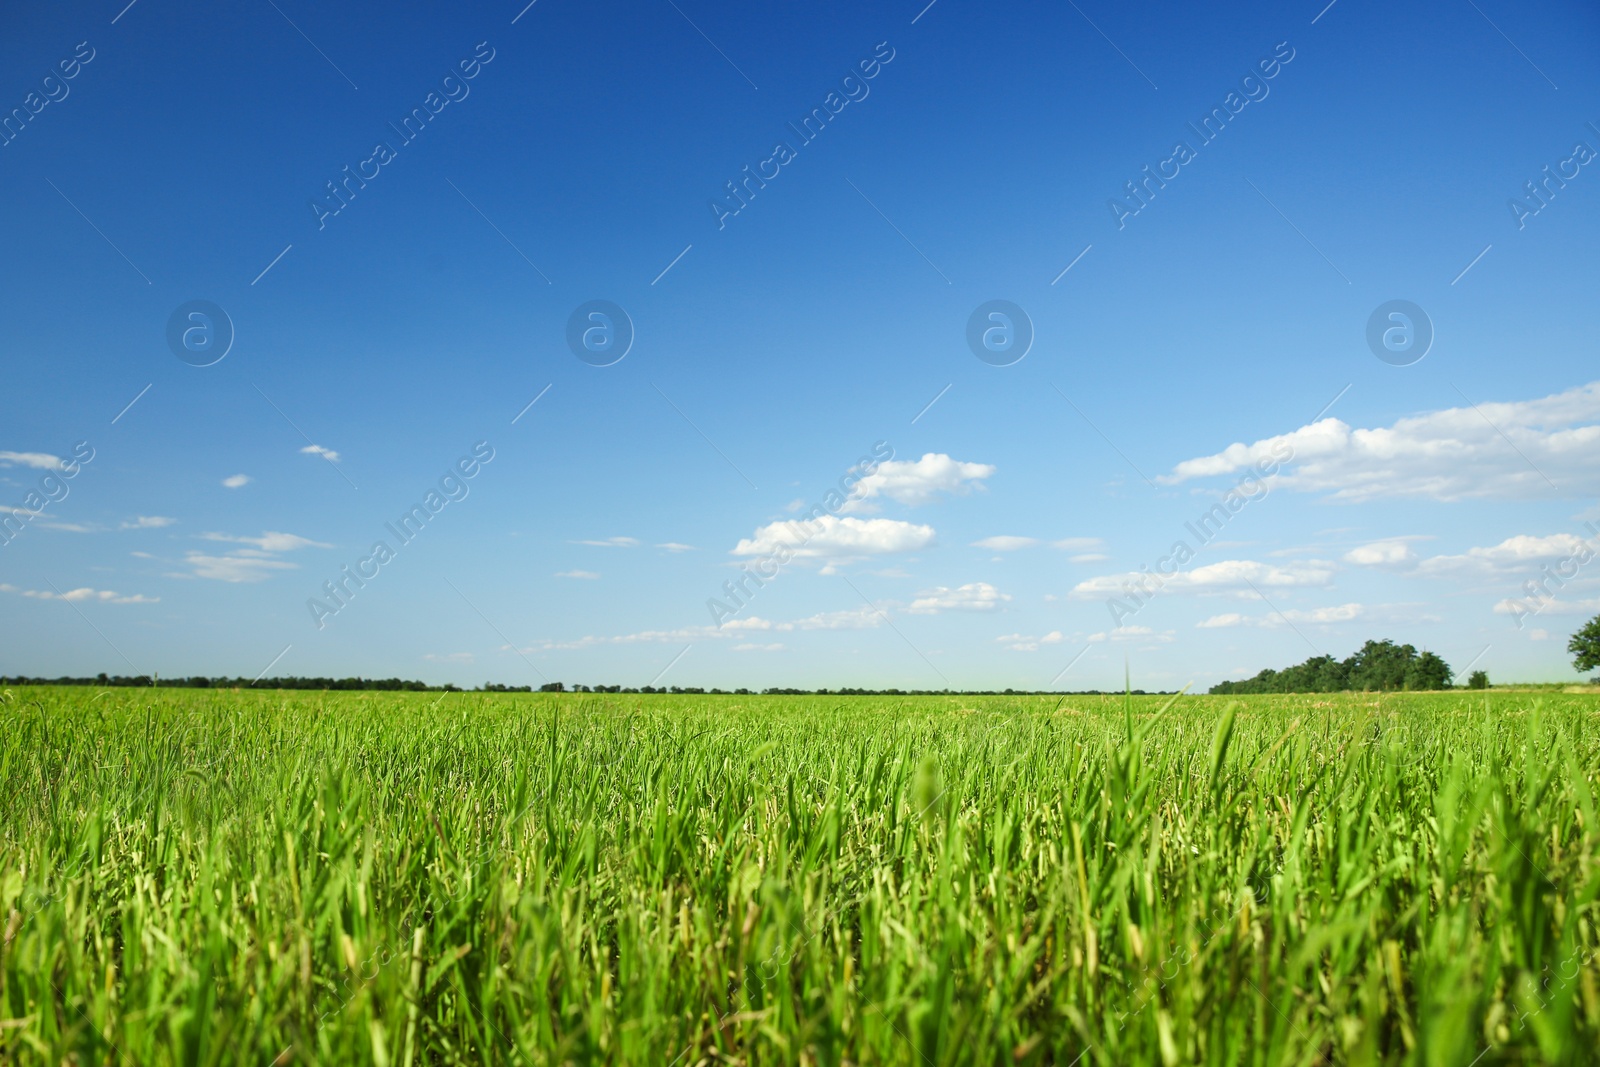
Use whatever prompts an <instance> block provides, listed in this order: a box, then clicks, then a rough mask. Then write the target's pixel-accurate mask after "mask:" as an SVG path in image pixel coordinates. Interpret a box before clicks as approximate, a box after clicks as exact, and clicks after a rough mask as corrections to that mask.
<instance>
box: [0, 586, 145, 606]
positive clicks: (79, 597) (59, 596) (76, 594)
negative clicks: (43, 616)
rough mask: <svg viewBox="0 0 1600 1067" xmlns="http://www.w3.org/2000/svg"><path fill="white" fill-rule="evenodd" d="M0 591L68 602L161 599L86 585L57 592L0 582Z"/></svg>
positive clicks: (118, 602)
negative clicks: (22, 587) (91, 587)
mask: <svg viewBox="0 0 1600 1067" xmlns="http://www.w3.org/2000/svg"><path fill="white" fill-rule="evenodd" d="M0 593H16V594H18V595H19V596H25V597H29V598H31V599H33V600H64V601H66V602H67V603H69V604H83V603H98V604H156V603H159V602H160V601H161V598H160V597H158V596H145V595H143V594H142V593H135V594H132V595H126V596H125V595H123V594H122V593H118V592H114V591H112V590H110V589H90V588H88V587H87V586H85V587H83V588H81V589H68V590H67V591H66V592H64V593H58V592H56V591H55V590H53V589H18V588H17V587H16V586H14V585H5V584H3V583H0Z"/></svg>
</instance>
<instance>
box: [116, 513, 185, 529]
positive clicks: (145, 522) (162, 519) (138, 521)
mask: <svg viewBox="0 0 1600 1067" xmlns="http://www.w3.org/2000/svg"><path fill="white" fill-rule="evenodd" d="M177 521H178V520H177V519H169V518H167V517H166V516H165V515H139V516H137V517H135V518H132V519H128V520H127V521H125V522H123V524H122V528H123V529H124V530H159V529H161V528H162V527H163V526H171V525H172V524H173V523H175V522H177Z"/></svg>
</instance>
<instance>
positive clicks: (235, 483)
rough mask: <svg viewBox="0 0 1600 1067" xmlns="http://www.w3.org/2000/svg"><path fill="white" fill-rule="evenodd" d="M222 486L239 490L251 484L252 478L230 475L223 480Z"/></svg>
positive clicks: (246, 475) (242, 475) (245, 475)
mask: <svg viewBox="0 0 1600 1067" xmlns="http://www.w3.org/2000/svg"><path fill="white" fill-rule="evenodd" d="M222 484H223V485H224V486H226V487H227V488H229V489H238V488H241V487H243V486H246V485H249V484H250V476H249V475H248V474H230V475H228V476H227V477H226V478H224V479H222Z"/></svg>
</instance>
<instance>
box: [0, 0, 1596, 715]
mask: <svg viewBox="0 0 1600 1067" xmlns="http://www.w3.org/2000/svg"><path fill="white" fill-rule="evenodd" d="M525 4H526V0H510V2H507V3H504V4H500V3H496V4H476V3H474V4H463V5H445V4H425V3H407V4H400V5H388V6H378V5H361V6H350V7H346V8H343V9H334V8H328V7H326V6H313V5H309V4H306V3H304V2H303V0H237V2H231V3H228V4H223V5H215V6H212V5H193V4H182V5H180V4H173V3H168V2H164V0H136V2H135V3H133V4H131V5H128V4H126V0H113V2H111V3H75V2H69V3H64V4H59V5H50V6H48V7H43V6H37V5H35V6H32V7H27V8H23V9H17V10H12V11H8V12H7V13H6V14H5V15H3V16H0V24H3V26H4V30H5V32H4V33H0V190H3V194H4V195H3V198H0V220H3V231H0V232H3V233H4V235H5V254H4V255H3V257H0V323H3V327H0V345H3V351H4V365H5V382H6V394H7V395H6V404H5V414H4V417H3V419H0V506H3V507H4V512H3V513H0V524H3V526H4V534H3V537H0V542H3V543H0V629H3V632H4V634H5V640H4V641H3V642H0V673H4V674H19V673H20V674H30V675H57V674H95V673H98V672H100V671H105V672H108V673H121V674H134V673H146V674H148V673H156V672H159V673H160V674H161V675H163V676H174V675H190V674H207V675H245V676H255V675H257V674H258V673H265V674H267V675H268V676H270V675H272V674H285V675H286V674H296V675H338V676H346V675H358V674H359V675H367V676H395V675H398V676H402V677H408V678H422V679H426V680H429V681H433V682H447V681H448V682H455V683H457V684H461V685H471V684H475V683H479V682H482V681H484V680H493V681H498V682H503V683H508V684H532V685H538V684H540V683H541V682H543V681H547V680H560V681H564V682H566V683H568V684H569V685H570V684H573V683H585V684H600V683H612V684H618V683H620V684H625V685H634V686H637V685H644V684H657V685H672V684H677V685H701V686H707V687H709V686H721V687H724V688H732V687H737V686H749V687H765V686H804V687H819V686H827V687H836V686H849V685H857V686H884V687H887V686H897V687H902V688H932V689H938V688H946V687H950V688H1005V687H1015V688H1024V689H1034V688H1063V689H1077V688H1091V687H1098V688H1110V687H1115V686H1120V684H1121V682H1122V678H1123V671H1124V665H1125V663H1126V664H1127V666H1128V669H1129V670H1130V672H1131V676H1132V679H1133V683H1134V684H1135V685H1136V686H1139V687H1143V688H1147V689H1154V688H1176V687H1178V686H1182V685H1184V684H1191V683H1192V684H1193V685H1195V686H1196V687H1198V688H1201V689H1203V688H1205V687H1206V686H1209V685H1211V684H1212V683H1214V682H1216V681H1218V680H1221V679H1223V678H1229V677H1241V676H1245V675H1248V674H1253V673H1255V672H1256V671H1258V670H1260V669H1261V668H1263V667H1268V666H1273V667H1281V666H1284V665H1287V664H1288V663H1291V662H1296V661H1299V660H1301V659H1304V658H1306V657H1307V656H1310V655H1314V654H1317V653H1319V652H1322V653H1328V654H1331V655H1335V656H1340V657H1342V656H1344V655H1347V654H1348V653H1349V652H1350V651H1352V650H1353V649H1354V648H1355V647H1356V646H1358V645H1359V644H1360V643H1361V642H1362V641H1363V640H1365V639H1367V638H1371V637H1389V638H1393V639H1395V640H1398V641H1405V642H1410V643H1413V644H1415V645H1418V646H1419V647H1427V648H1430V649H1432V650H1434V651H1436V652H1438V653H1440V654H1441V655H1443V656H1444V658H1445V659H1446V660H1448V661H1449V662H1450V663H1451V664H1452V665H1453V666H1455V667H1456V668H1457V670H1458V671H1462V672H1464V671H1465V669H1466V668H1467V667H1468V666H1474V667H1481V668H1485V669H1487V670H1488V671H1489V673H1490V675H1491V677H1492V678H1494V679H1495V680H1499V681H1509V680H1533V679H1548V680H1559V679H1571V678H1573V677H1575V676H1574V675H1573V672H1572V670H1571V667H1570V657H1569V656H1568V655H1567V654H1566V652H1565V644H1566V639H1567V637H1568V635H1569V634H1570V633H1571V632H1572V631H1573V630H1574V629H1575V628H1576V627H1577V626H1578V625H1580V624H1581V623H1582V622H1583V620H1584V619H1586V618H1588V617H1589V616H1592V615H1594V614H1596V613H1597V612H1600V562H1591V561H1590V560H1589V555H1590V553H1591V550H1592V549H1591V546H1592V547H1593V548H1594V549H1600V506H1597V493H1600V363H1597V360H1596V358H1595V356H1596V340H1595V339H1596V336H1597V327H1600V300H1597V295H1600V293H1597V288H1600V286H1597V282H1600V269H1597V260H1596V255H1595V240H1596V235H1597V234H1600V162H1596V161H1595V160H1596V159H1597V158H1600V68H1597V66H1596V64H1595V63H1594V55H1595V52H1596V46H1597V45H1600V11H1597V10H1596V8H1595V7H1594V6H1593V5H1591V4H1583V3H1579V2H1576V0H1573V2H1560V0H1541V2H1538V3H1535V4H1533V5H1521V6H1516V5H1509V4H1506V3H1504V2H1503V0H1439V2H1433V3H1424V4H1418V5H1408V6H1405V7H1403V8H1396V7H1393V6H1391V5H1379V4H1374V3H1370V2H1363V0H1337V2H1335V3H1333V4H1327V3H1326V0H1312V2H1309V3H1292V4H1265V3H1245V4H1238V5H1183V4H1173V3H1154V4H1142V5H1137V6H1133V5H1114V4H1109V3H1105V2H1103V0H1094V2H1090V0H1076V2H1068V3H1066V4H1063V5H1050V6H1048V7H1046V6H1044V5H1013V6H1007V7H999V6H996V5H992V4H984V5H979V4H972V3H966V2H962V0H937V2H935V3H932V4H926V0H912V2H910V3H905V4H901V3H895V4H877V3H872V4H842V3H822V4H813V5H783V6H781V7H776V8H774V7H770V6H764V5H756V6H752V5H748V4H727V3H715V2H709V0H693V2H691V0H638V2H634V3H626V4H615V3H601V4H577V3H572V2H570V0H537V2H536V3H533V4H531V5H527V6H524V5H525ZM925 4H926V6H924V5H925ZM125 5H126V6H125ZM808 118H809V125H808V124H807V120H808ZM1530 183H1531V184H1530ZM995 301H1004V302H1006V304H1005V305H1003V306H1002V305H994V304H993V303H992V302H995ZM1397 301H1403V302H1405V303H1404V304H1395V303H1394V302H1397ZM597 302H604V303H603V304H601V303H597ZM996 307H998V308H999V310H995V308H996ZM991 311H993V312H994V313H995V314H997V315H1001V316H1002V317H1001V318H994V319H991V318H989V317H988V316H989V314H990V313H991ZM591 312H592V313H594V314H596V315H600V316H603V317H600V318H591V317H590V314H591ZM1391 313H1392V314H1393V315H1396V316H1399V317H1394V318H1391V317H1390V316H1391ZM193 316H199V317H193ZM586 331H587V332H586ZM985 331H989V332H987V333H986V332H985ZM986 339H987V343H988V345H990V346H991V347H985V340H986ZM1024 348H1025V349H1026V351H1025V352H1023V349H1024ZM1423 349H1426V351H1425V353H1424V352H1423ZM224 350H225V351H224ZM980 355H981V356H982V358H980ZM1019 356H1020V358H1019ZM1419 357H1420V358H1419ZM858 478H859V479H860V480H859V481H857V479H858ZM841 481H843V483H844V484H845V485H846V486H847V487H848V486H852V485H853V486H854V487H855V488H854V491H853V493H852V495H851V496H850V497H849V498H848V499H845V498H844V497H843V496H842V494H841V495H840V496H837V497H834V498H832V499H831V500H830V498H829V495H828V494H829V493H830V490H834V489H836V487H838V486H839V485H840V484H841ZM430 493H431V494H433V495H432V496H431V497H430ZM807 514H811V515H815V516H820V517H818V518H817V519H816V520H815V521H813V522H812V523H811V524H810V525H809V526H796V525H793V524H794V523H795V522H796V521H797V520H798V519H800V518H802V517H803V516H805V515H807ZM407 515H410V516H411V520H410V526H406V525H405V524H404V522H403V518H404V517H405V516H407ZM1591 524H1592V525H1591ZM380 544H381V545H382V546H383V550H382V551H379V550H378V546H379V545H380ZM1180 546H1181V547H1180ZM775 553H776V554H777V555H776V556H775V555H774V554H775ZM779 556H781V557H782V558H781V561H780V560H779V559H778V557H779ZM751 572H757V573H759V574H764V575H765V577H763V578H762V579H761V584H759V585H758V584H757V582H756V581H755V580H754V579H750V578H747V577H745V575H747V574H749V573H751ZM351 574H354V575H357V576H358V577H357V578H350V577H347V575H351ZM1550 575H1555V576H1556V577H1554V578H1551V577H1549V576H1550ZM1530 581H1534V582H1541V581H1542V582H1543V583H1544V584H1543V586H1542V589H1539V590H1535V591H1530V587H1529V586H1528V585H1527V583H1529V582H1530ZM740 582H743V589H742V590H740V589H739V588H738V586H737V585H735V586H734V588H733V591H732V592H730V591H729V586H728V584H727V583H740ZM330 588H333V589H334V591H335V592H337V593H338V594H339V595H337V596H335V595H333V594H331V593H330V591H329V590H330Z"/></svg>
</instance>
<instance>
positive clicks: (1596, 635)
mask: <svg viewBox="0 0 1600 1067" xmlns="http://www.w3.org/2000/svg"><path fill="white" fill-rule="evenodd" d="M1567 651H1568V652H1571V653H1572V666H1573V667H1574V668H1576V669H1577V670H1578V671H1579V672H1580V673H1581V672H1583V671H1592V670H1594V669H1595V668H1596V667H1600V615H1596V616H1595V617H1594V618H1592V619H1590V620H1589V621H1588V622H1586V623H1584V624H1583V629H1581V630H1579V631H1578V632H1577V633H1575V634H1573V635H1572V640H1571V641H1568V642H1567Z"/></svg>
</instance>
